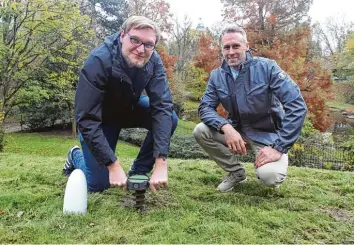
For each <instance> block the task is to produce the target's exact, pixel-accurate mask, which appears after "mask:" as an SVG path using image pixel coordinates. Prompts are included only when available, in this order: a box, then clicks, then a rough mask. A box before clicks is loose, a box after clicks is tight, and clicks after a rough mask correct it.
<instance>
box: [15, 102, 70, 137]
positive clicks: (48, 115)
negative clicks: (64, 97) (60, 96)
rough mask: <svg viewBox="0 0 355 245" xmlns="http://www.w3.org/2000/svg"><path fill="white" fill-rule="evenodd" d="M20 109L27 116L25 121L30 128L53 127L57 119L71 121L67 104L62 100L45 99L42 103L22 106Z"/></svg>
mask: <svg viewBox="0 0 355 245" xmlns="http://www.w3.org/2000/svg"><path fill="white" fill-rule="evenodd" d="M20 111H21V113H22V114H23V115H24V118H25V119H24V121H23V123H24V124H25V125H26V126H27V127H28V128H29V129H30V130H37V129H42V128H47V127H53V126H54V125H55V122H56V121H57V120H66V121H70V113H69V112H68V110H67V108H66V105H65V104H64V103H60V102H51V101H43V102H42V103H40V104H32V105H27V106H21V107H20Z"/></svg>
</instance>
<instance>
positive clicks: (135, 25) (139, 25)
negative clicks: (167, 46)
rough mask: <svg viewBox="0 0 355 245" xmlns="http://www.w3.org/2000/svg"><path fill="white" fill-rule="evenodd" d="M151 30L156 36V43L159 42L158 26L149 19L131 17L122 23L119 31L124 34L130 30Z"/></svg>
mask: <svg viewBox="0 0 355 245" xmlns="http://www.w3.org/2000/svg"><path fill="white" fill-rule="evenodd" d="M147 28H149V29H152V30H153V31H154V32H155V35H156V42H155V43H158V42H159V40H160V29H159V28H158V26H157V25H156V24H155V23H154V22H153V21H152V20H150V19H148V18H147V17H145V16H131V17H129V18H128V19H127V20H126V21H125V22H123V24H122V27H121V30H122V31H124V33H127V32H129V31H130V30H131V29H138V30H139V29H147Z"/></svg>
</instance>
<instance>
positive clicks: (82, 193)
mask: <svg viewBox="0 0 355 245" xmlns="http://www.w3.org/2000/svg"><path fill="white" fill-rule="evenodd" d="M87 201H88V192H87V185H86V178H85V175H84V173H83V171H81V170H80V169H75V170H74V171H73V172H72V173H71V174H70V176H69V179H68V182H67V186H66V188H65V194H64V204H63V213H65V214H67V213H74V214H85V213H86V210H87Z"/></svg>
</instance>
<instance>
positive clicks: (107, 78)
mask: <svg viewBox="0 0 355 245" xmlns="http://www.w3.org/2000/svg"><path fill="white" fill-rule="evenodd" d="M119 37H120V34H119V33H116V34H114V35H112V36H110V37H108V38H107V39H106V40H105V42H104V43H103V44H101V45H100V46H98V47H97V48H95V49H94V50H93V51H92V52H91V54H90V55H89V57H88V58H87V60H86V61H85V64H84V67H83V68H82V70H81V72H80V78H79V84H78V88H77V91H76V95H75V118H76V121H77V123H78V129H79V131H80V133H81V134H82V136H83V138H84V140H85V142H86V143H87V144H88V145H89V147H90V150H91V152H92V154H93V155H94V157H95V158H96V160H97V162H98V163H99V164H101V165H107V164H110V163H113V162H114V161H116V160H117V158H116V156H115V154H114V152H113V151H112V150H111V148H110V146H109V144H108V142H107V140H106V138H105V136H104V134H103V131H102V124H103V123H114V122H117V121H119V120H120V118H122V117H128V116H129V115H130V112H131V111H132V109H133V108H134V105H135V104H136V103H137V101H138V99H139V97H140V95H141V93H142V91H143V90H144V89H145V91H146V93H147V95H148V97H149V100H150V106H151V115H152V132H153V138H154V152H153V156H154V157H158V156H166V155H167V154H168V150H169V144H170V136H171V128H172V107H173V103H172V97H171V94H170V90H169V86H168V81H167V78H166V73H165V69H164V67H163V63H162V60H161V58H160V56H159V55H158V53H157V52H156V51H154V52H153V54H152V56H151V58H150V60H149V61H148V63H147V64H146V65H145V66H144V67H143V68H142V69H137V74H135V76H134V77H135V81H131V79H130V78H129V77H128V75H127V74H126V73H125V72H124V69H125V68H127V67H126V66H127V64H126V62H125V60H124V58H123V56H122V54H121V43H120V39H119ZM133 84H134V85H135V86H134V87H133Z"/></svg>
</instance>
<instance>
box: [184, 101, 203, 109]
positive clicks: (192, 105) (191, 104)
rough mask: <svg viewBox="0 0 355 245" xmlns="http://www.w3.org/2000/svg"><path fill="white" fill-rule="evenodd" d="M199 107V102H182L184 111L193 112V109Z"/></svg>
mask: <svg viewBox="0 0 355 245" xmlns="http://www.w3.org/2000/svg"><path fill="white" fill-rule="evenodd" d="M199 105H200V102H199V101H192V100H186V101H184V109H185V110H186V111H188V110H193V109H197V108H198V106H199Z"/></svg>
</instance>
